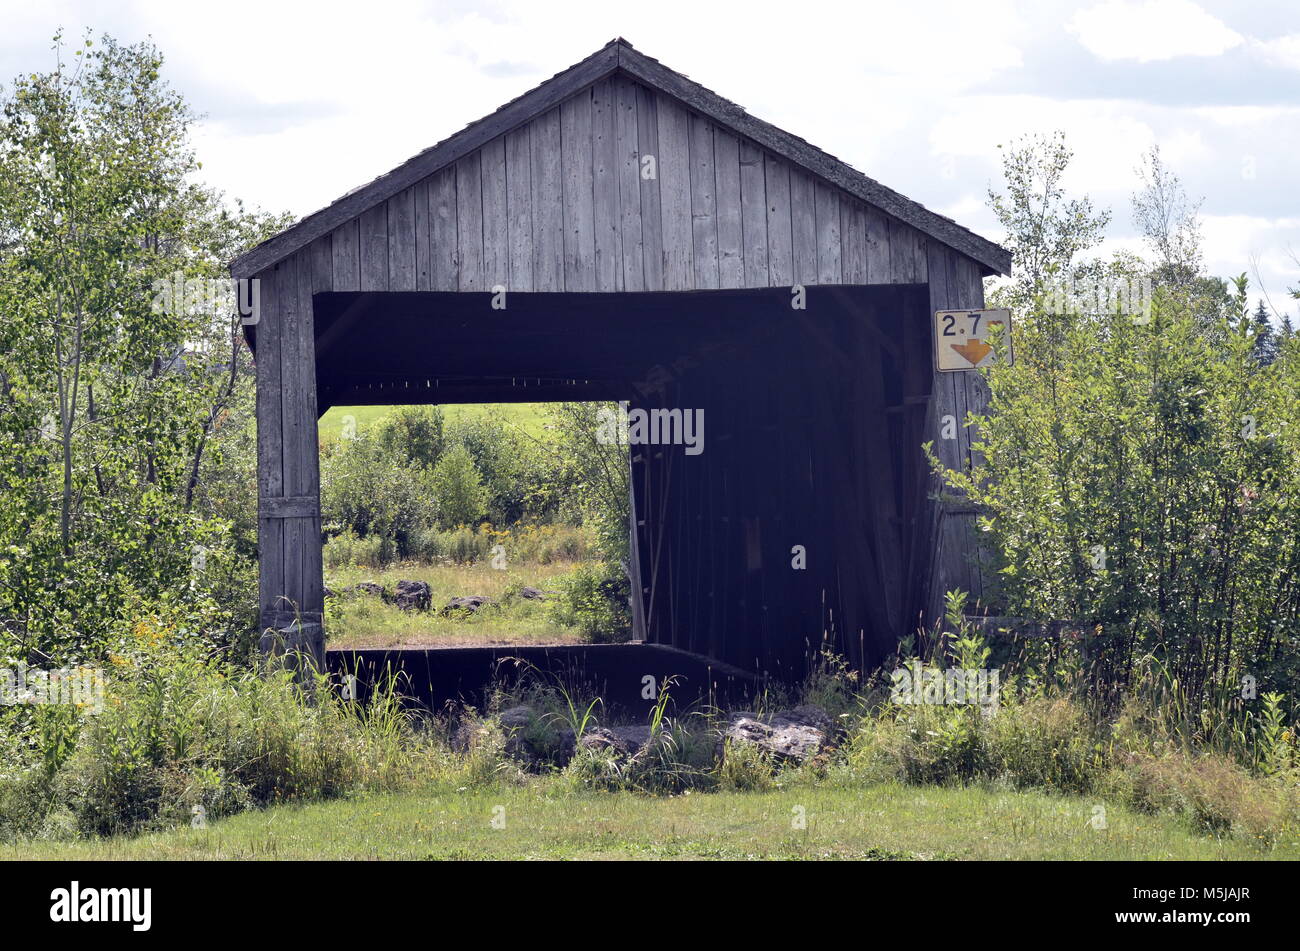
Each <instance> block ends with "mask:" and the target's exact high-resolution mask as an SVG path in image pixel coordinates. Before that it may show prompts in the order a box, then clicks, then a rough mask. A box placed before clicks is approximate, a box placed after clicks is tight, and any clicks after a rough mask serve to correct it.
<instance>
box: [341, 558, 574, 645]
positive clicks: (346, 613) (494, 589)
mask: <svg viewBox="0 0 1300 951" xmlns="http://www.w3.org/2000/svg"><path fill="white" fill-rule="evenodd" d="M573 568H574V566H573V565H572V564H569V563H567V562H557V563H552V564H549V565H536V564H533V565H518V566H510V567H507V568H504V569H500V570H498V569H495V568H492V567H491V566H490V565H489V564H486V563H480V564H475V565H424V564H418V565H417V564H408V565H397V566H394V567H391V568H386V569H382V570H374V569H370V568H356V567H349V568H337V569H333V570H331V571H328V572H327V573H326V580H325V584H326V586H327V587H329V588H330V590H332V591H342V590H343V589H344V588H346V587H349V586H351V585H354V584H356V583H357V582H358V581H376V582H378V583H380V584H382V585H384V587H385V588H387V589H388V590H389V591H391V590H392V589H393V588H394V587H395V586H396V584H397V582H398V581H399V580H401V579H405V580H409V581H424V582H427V583H428V585H429V587H430V588H431V589H432V590H433V608H434V609H433V610H431V611H402V610H399V609H398V608H396V607H394V606H393V605H391V604H386V603H384V602H383V601H381V600H380V599H379V598H377V597H373V596H370V595H358V596H352V597H347V598H336V599H331V602H332V609H333V610H334V611H335V613H333V614H331V615H330V617H329V624H328V625H327V627H328V630H329V632H330V634H329V645H330V646H331V647H349V648H363V647H398V646H403V647H422V646H442V647H446V646H470V645H494V644H575V643H578V642H579V640H580V638H579V637H578V634H577V632H576V631H575V630H574V629H573V628H567V627H563V626H561V625H559V624H557V623H556V622H555V621H554V620H553V619H552V617H551V612H550V609H549V607H548V605H547V604H546V603H544V602H541V601H529V600H525V599H523V598H515V599H512V600H510V601H508V602H507V603H502V604H500V605H499V606H496V607H485V608H481V609H480V610H479V612H478V613H476V614H472V615H466V614H465V613H464V612H456V614H454V615H452V616H449V617H443V616H441V615H440V614H439V611H438V609H439V608H441V607H443V606H444V605H445V604H446V603H447V601H448V600H449V599H450V598H452V597H465V596H469V595H484V596H486V597H489V598H493V599H494V600H497V601H500V600H501V598H502V596H503V595H504V594H505V593H506V590H507V589H508V588H510V587H511V586H512V585H514V586H518V585H529V586H531V587H534V588H538V589H540V590H541V591H544V592H551V591H554V590H555V589H556V585H557V582H558V581H559V580H560V579H561V578H563V577H564V576H565V575H566V574H567V573H569V572H570V571H572V570H573Z"/></svg>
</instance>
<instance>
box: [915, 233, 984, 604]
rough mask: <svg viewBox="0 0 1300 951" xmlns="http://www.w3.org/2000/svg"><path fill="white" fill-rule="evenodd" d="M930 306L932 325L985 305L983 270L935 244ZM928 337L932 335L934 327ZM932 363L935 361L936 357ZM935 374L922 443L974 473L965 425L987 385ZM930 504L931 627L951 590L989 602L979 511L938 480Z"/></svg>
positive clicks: (970, 376) (947, 462) (948, 464)
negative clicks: (944, 314)
mask: <svg viewBox="0 0 1300 951" xmlns="http://www.w3.org/2000/svg"><path fill="white" fill-rule="evenodd" d="M928 266H929V283H930V307H929V310H930V312H929V314H927V321H929V322H931V323H932V322H933V320H934V312H935V311H938V310H950V309H951V310H956V309H975V308H979V307H983V306H984V285H983V281H982V280H981V278H980V274H979V268H978V266H977V265H976V264H975V263H974V262H973V261H971V260H970V259H969V258H965V257H963V256H961V255H959V254H957V253H956V252H954V251H953V250H952V249H951V248H947V247H945V246H943V245H941V244H939V243H938V242H934V241H931V242H929V246H928ZM927 333H933V330H932V328H931V329H929V330H927ZM931 359H933V357H932V358H931ZM933 373H934V384H933V390H932V401H931V412H930V414H929V416H928V418H927V423H926V432H925V434H924V436H923V439H922V441H923V442H924V441H930V442H932V443H933V446H934V453H935V455H936V456H938V458H939V461H940V462H941V463H942V464H943V465H944V467H945V468H949V469H957V470H962V471H969V469H970V467H971V463H972V451H971V443H972V441H976V440H977V439H978V435H977V434H976V433H974V432H972V431H971V429H969V428H968V427H967V426H966V425H965V424H966V415H967V413H968V412H971V411H972V410H974V411H976V412H979V411H980V410H981V409H982V408H983V407H984V406H986V405H987V402H988V399H987V395H986V391H987V385H986V384H985V382H984V380H983V378H982V377H981V376H980V375H979V374H978V373H976V372H974V371H969V372H961V373H940V372H938V371H937V370H936V371H933ZM953 426H955V431H953V435H952V438H944V431H945V427H949V428H951V427H953ZM929 484H930V493H929V494H930V500H929V504H930V506H931V507H932V510H933V512H934V516H935V517H934V519H933V521H932V524H933V525H934V526H935V528H934V534H933V542H932V544H933V549H932V551H933V558H932V560H931V569H930V578H929V591H928V596H927V598H926V601H925V604H926V607H925V617H924V623H925V624H926V625H930V624H933V623H935V621H936V620H941V619H942V618H943V598H944V594H945V593H946V592H948V591H952V590H956V589H960V590H963V591H966V592H967V593H968V595H969V597H968V600H967V604H966V607H967V610H969V611H974V610H976V605H977V603H979V602H980V601H981V599H983V598H984V596H985V592H984V580H983V577H982V575H981V572H980V565H979V562H978V547H979V546H978V533H977V531H976V526H975V518H976V513H975V511H974V510H973V509H972V508H971V507H970V506H969V504H967V503H966V502H965V501H964V500H962V499H955V498H953V497H952V491H951V490H950V489H946V488H945V487H944V486H943V485H942V484H941V482H940V480H939V479H938V477H937V476H935V477H932V478H931V479H930V483H929Z"/></svg>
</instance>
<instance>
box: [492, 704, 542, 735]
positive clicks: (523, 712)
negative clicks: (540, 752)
mask: <svg viewBox="0 0 1300 951" xmlns="http://www.w3.org/2000/svg"><path fill="white" fill-rule="evenodd" d="M536 717H537V714H536V713H534V712H533V708H532V707H530V706H528V705H527V704H520V705H519V706H517V707H511V708H510V709H509V710H502V711H501V712H500V713H499V714H497V719H498V720H500V721H501V725H502V726H503V727H505V728H506V729H510V730H513V729H517V728H519V727H521V726H528V724H530V723H532V722H533V720H534V719H535V718H536Z"/></svg>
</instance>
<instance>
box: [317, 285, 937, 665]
mask: <svg viewBox="0 0 1300 951" xmlns="http://www.w3.org/2000/svg"><path fill="white" fill-rule="evenodd" d="M804 293H805V294H806V300H805V302H804V303H805V307H804V308H803V309H796V308H794V307H792V293H791V291H790V289H789V288H772V289H763V290H718V291H700V292H673V293H639V294H613V293H611V294H602V293H510V294H508V295H506V296H505V297H504V299H502V298H500V297H497V298H494V296H493V295H492V294H491V293H463V292H462V293H435V292H410V293H398V292H383V293H352V292H349V293H322V294H317V295H315V297H314V300H313V315H314V323H315V338H316V385H317V401H318V407H319V412H321V413H324V412H325V410H326V409H328V408H329V407H330V406H331V405H355V404H390V403H393V404H396V403H470V402H522V401H527V402H542V401H553V400H627V401H629V403H630V406H631V408H632V409H637V408H642V409H652V408H677V409H683V410H703V413H704V428H703V451H702V452H700V453H699V454H698V455H688V454H687V453H686V452H685V451H684V449H685V447H684V446H681V445H633V446H631V447H630V450H629V455H630V462H631V465H632V475H633V479H632V484H633V500H632V501H633V512H634V514H633V518H634V521H635V528H634V530H635V539H636V545H635V546H634V554H633V563H632V566H631V573H632V580H633V590H634V593H635V592H637V591H638V589H639V597H636V596H634V598H633V600H634V605H633V609H634V610H633V613H634V617H635V619H636V627H637V634H638V636H640V637H643V638H644V639H645V640H647V641H650V642H656V643H660V644H664V645H670V646H672V647H675V648H679V649H682V650H686V651H690V652H692V653H696V654H702V655H706V656H709V657H712V658H716V659H718V660H722V661H726V662H728V663H730V664H734V665H736V666H737V667H741V668H744V669H747V670H753V671H764V672H767V673H769V674H771V675H774V676H778V677H781V678H782V679H791V678H797V677H799V676H802V674H803V672H804V671H805V669H806V664H807V662H808V660H809V658H810V657H811V656H812V655H813V654H814V653H815V652H816V650H817V649H818V648H819V646H820V645H821V644H822V642H823V638H827V639H828V640H829V644H830V646H832V647H834V648H835V649H836V650H838V651H840V652H842V653H843V654H844V655H845V656H846V657H848V658H849V659H850V660H851V661H852V662H853V663H855V664H857V665H861V666H870V665H872V664H874V663H875V662H877V661H879V660H880V659H881V658H882V657H884V656H885V655H886V654H888V653H889V652H890V651H892V650H893V648H894V645H895V644H896V642H897V638H898V637H899V636H900V635H901V634H903V633H904V632H905V631H906V630H907V629H908V628H909V627H910V622H911V621H912V620H913V619H915V618H916V616H917V613H918V612H919V611H920V609H921V607H922V604H921V601H922V599H923V597H924V592H925V590H926V587H925V579H926V577H927V576H928V572H929V571H930V570H931V566H930V565H929V563H928V560H929V558H930V557H931V546H930V545H929V543H928V540H929V538H930V535H929V534H928V533H929V530H930V528H931V526H929V525H921V524H919V522H920V521H922V519H921V517H920V516H921V513H922V512H923V511H924V508H925V507H924V506H923V504H922V503H923V502H924V492H925V491H926V484H927V472H926V466H925V462H924V459H923V457H922V454H921V452H920V450H919V448H917V447H919V445H920V444H921V442H922V441H923V432H924V427H925V425H926V420H925V418H924V414H925V413H926V412H927V409H928V406H929V400H928V397H929V393H930V385H931V379H932V376H933V371H932V366H931V356H930V341H929V338H928V332H929V322H928V321H927V320H926V319H925V316H924V313H925V311H926V310H927V306H928V296H927V295H928V289H927V287H926V286H925V285H916V284H907V285H899V284H895V285H871V286H847V285H846V286H818V287H808V288H806V290H805V292H804ZM494 301H495V302H496V304H497V305H498V306H497V307H494V306H493V304H494ZM502 304H504V307H501V306H500V305H502Z"/></svg>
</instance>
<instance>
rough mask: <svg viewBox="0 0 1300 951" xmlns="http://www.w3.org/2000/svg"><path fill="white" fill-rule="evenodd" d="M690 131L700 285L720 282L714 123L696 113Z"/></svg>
mask: <svg viewBox="0 0 1300 951" xmlns="http://www.w3.org/2000/svg"><path fill="white" fill-rule="evenodd" d="M688 129H689V132H688V146H689V148H690V153H691V246H692V258H693V265H692V267H693V269H694V274H695V287H696V288H705V289H707V288H716V287H717V286H718V221H717V179H716V176H715V174H714V166H713V124H712V123H711V122H709V120H708V119H705V118H704V117H702V116H697V115H692V116H691V118H690V124H689V127H688Z"/></svg>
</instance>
